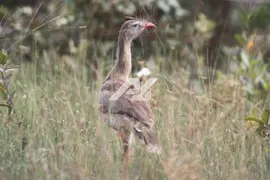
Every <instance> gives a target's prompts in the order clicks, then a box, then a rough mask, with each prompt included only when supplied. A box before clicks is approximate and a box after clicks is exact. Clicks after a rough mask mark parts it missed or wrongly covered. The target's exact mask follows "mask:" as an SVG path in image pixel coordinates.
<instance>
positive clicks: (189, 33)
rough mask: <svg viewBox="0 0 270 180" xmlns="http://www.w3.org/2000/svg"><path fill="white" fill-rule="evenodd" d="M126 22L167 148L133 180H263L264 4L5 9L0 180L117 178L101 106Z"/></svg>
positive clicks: (133, 171)
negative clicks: (138, 27) (137, 22)
mask: <svg viewBox="0 0 270 180" xmlns="http://www.w3.org/2000/svg"><path fill="white" fill-rule="evenodd" d="M129 17H136V18H142V19H147V20H149V21H151V22H153V23H154V24H155V25H156V27H157V28H156V29H151V30H148V31H147V32H145V33H144V34H143V35H142V36H141V37H140V38H137V39H136V40H135V41H134V43H133V47H132V53H133V54H132V55H133V56H132V60H133V61H132V63H133V69H132V77H136V76H137V77H140V78H141V80H142V81H144V80H146V79H147V78H148V77H156V78H158V82H157V83H156V84H155V85H154V86H153V88H152V89H151V92H152V94H151V95H152V107H153V111H154V114H155V117H156V121H155V122H156V123H155V130H156V132H157V137H158V139H159V143H160V145H161V147H162V148H163V152H162V154H161V155H155V154H149V153H148V152H147V151H146V150H145V147H144V145H143V143H139V142H138V143H137V144H136V145H134V147H132V158H131V164H130V167H131V168H130V174H129V177H130V179H162V180H164V179H177V180H179V179H193V180H195V179H198V180H200V179H213V180H216V179H270V178H269V177H270V171H269V169H270V168H269V167H270V154H269V150H270V148H269V138H270V125H269V124H268V121H269V117H270V110H269V107H270V100H269V98H270V3H269V2H268V1H267V0H144V1H143V0H131V1H128V0H46V1H45V0H44V1H41V0H0V50H1V52H0V179H4V180H5V179H78V180H79V179H109V180H112V179H115V180H118V179H123V171H122V163H121V152H122V144H121V140H120V139H119V137H118V134H117V133H116V132H115V131H114V130H112V129H110V128H109V127H108V126H107V124H106V123H104V122H102V121H101V119H100V113H99V106H98V101H97V99H98V94H99V90H100V85H101V84H102V81H103V79H104V77H105V76H106V74H107V73H108V72H109V70H110V69H111V68H112V66H113V63H114V61H115V52H116V46H117V37H118V31H119V29H120V27H121V24H122V23H123V22H125V21H126V19H128V18H129ZM145 72H146V73H145ZM149 72H150V73H149ZM126 179H128V178H126Z"/></svg>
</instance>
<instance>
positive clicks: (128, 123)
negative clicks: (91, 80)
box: [99, 19, 160, 163]
mask: <svg viewBox="0 0 270 180" xmlns="http://www.w3.org/2000/svg"><path fill="white" fill-rule="evenodd" d="M150 28H156V26H155V24H153V23H152V22H149V21H146V20H143V19H131V20H127V21H125V22H124V23H123V24H122V26H121V28H120V31H119V35H118V44H117V50H116V60H115V64H114V66H113V67H112V69H111V71H110V72H109V73H108V75H107V76H106V78H105V80H104V81H103V83H102V86H101V90H100V95H99V105H100V112H101V116H102V119H103V121H105V122H106V123H107V124H108V125H109V126H110V127H111V128H113V129H115V130H117V131H118V132H119V135H120V137H121V140H122V142H123V155H122V161H125V162H128V163H129V162H130V153H131V152H130V147H131V144H132V142H133V137H134V136H137V137H138V138H139V139H141V140H143V141H144V142H145V144H146V145H147V147H148V150H149V151H150V152H155V153H160V147H159V145H158V142H157V137H156V135H155V133H154V130H153V126H154V121H155V117H154V114H153V111H152V109H151V104H150V102H149V101H148V100H146V99H142V98H140V99H136V98H134V94H132V93H126V91H125V90H129V89H131V90H132V89H134V88H135V87H134V85H133V84H132V83H130V82H129V76H130V73H131V69H132V60H131V44H132V41H133V40H134V39H136V38H137V37H139V36H140V35H141V34H143V32H144V31H145V30H147V29H150ZM124 86H126V87H125V88H124V93H123V94H121V96H120V97H118V98H117V99H114V100H111V99H110V98H111V97H112V95H114V94H115V93H116V92H117V91H118V90H119V89H120V88H122V87H124ZM122 90H123V89H122Z"/></svg>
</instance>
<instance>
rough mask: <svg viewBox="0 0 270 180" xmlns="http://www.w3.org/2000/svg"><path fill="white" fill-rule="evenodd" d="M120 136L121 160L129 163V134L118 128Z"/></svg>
mask: <svg viewBox="0 0 270 180" xmlns="http://www.w3.org/2000/svg"><path fill="white" fill-rule="evenodd" d="M120 137H121V139H122V142H123V149H124V153H123V157H122V161H123V162H125V163H127V164H129V163H130V135H129V133H127V132H125V131H124V130H120Z"/></svg>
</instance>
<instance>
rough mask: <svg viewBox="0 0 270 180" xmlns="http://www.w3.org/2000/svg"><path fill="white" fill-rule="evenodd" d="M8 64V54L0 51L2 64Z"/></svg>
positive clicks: (0, 62)
mask: <svg viewBox="0 0 270 180" xmlns="http://www.w3.org/2000/svg"><path fill="white" fill-rule="evenodd" d="M6 63H7V54H6V53H5V52H4V51H3V50H2V51H0V64H2V65H4V64H6Z"/></svg>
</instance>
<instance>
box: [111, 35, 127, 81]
mask: <svg viewBox="0 0 270 180" xmlns="http://www.w3.org/2000/svg"><path fill="white" fill-rule="evenodd" d="M131 67H132V62H131V41H127V40H126V38H125V37H124V36H121V35H119V37H118V46H117V51H116V61H115V65H114V67H113V69H112V71H111V76H112V77H113V78H114V79H121V80H124V81H127V80H128V77H129V74H130V72H131Z"/></svg>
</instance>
